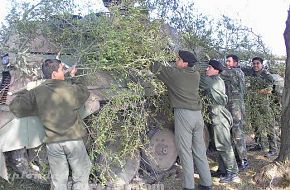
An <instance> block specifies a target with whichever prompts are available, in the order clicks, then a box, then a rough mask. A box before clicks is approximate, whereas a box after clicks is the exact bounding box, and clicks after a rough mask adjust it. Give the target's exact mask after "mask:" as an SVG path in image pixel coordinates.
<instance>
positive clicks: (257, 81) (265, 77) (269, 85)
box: [245, 69, 275, 91]
mask: <svg viewBox="0 0 290 190" xmlns="http://www.w3.org/2000/svg"><path fill="white" fill-rule="evenodd" d="M245 75H246V76H248V77H250V78H249V79H250V86H249V88H250V89H253V90H255V91H256V90H261V89H267V90H273V84H274V81H275V80H274V78H273V77H272V75H271V74H270V73H269V72H268V71H267V70H265V69H262V70H260V71H254V70H253V69H248V70H246V71H245Z"/></svg>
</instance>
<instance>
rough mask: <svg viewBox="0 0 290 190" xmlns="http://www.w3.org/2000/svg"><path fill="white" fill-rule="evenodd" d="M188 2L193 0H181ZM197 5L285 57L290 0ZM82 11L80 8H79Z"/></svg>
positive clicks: (2, 10) (96, 6)
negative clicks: (237, 22) (238, 24)
mask: <svg viewBox="0 0 290 190" xmlns="http://www.w3.org/2000/svg"><path fill="white" fill-rule="evenodd" d="M10 1H11V0H1V4H2V5H1V6H0V22H2V21H3V20H4V18H5V16H6V15H7V13H8V10H9V7H10V6H9V2H10ZM17 1H19V2H27V1H28V2H32V1H34V2H38V1H35V0H17ZM76 1H78V2H79V4H80V5H81V4H82V5H83V7H87V6H86V5H88V4H89V5H91V6H90V8H89V9H88V8H84V9H85V10H84V11H83V12H82V13H83V14H86V13H87V12H88V11H89V10H94V11H97V10H103V11H104V10H106V8H105V7H104V6H103V3H102V0H76ZM181 1H183V3H186V2H188V1H190V0H181ZM194 2H195V7H196V8H197V9H198V11H199V12H201V13H203V14H204V15H207V16H209V17H212V18H215V17H220V16H221V15H226V16H228V17H230V18H232V19H235V20H240V21H241V23H242V24H243V25H245V26H247V27H250V28H252V29H253V31H254V32H255V33H257V34H259V35H261V36H262V40H263V41H264V42H265V43H266V45H267V47H269V48H270V49H271V50H272V52H273V53H274V54H275V55H278V56H283V55H284V56H285V55H286V49H285V43H284V38H283V32H284V30H285V27H286V24H285V22H286V19H287V14H288V13H287V11H288V9H289V8H290V0H194ZM78 12H79V11H78Z"/></svg>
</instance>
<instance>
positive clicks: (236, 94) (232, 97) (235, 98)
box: [221, 55, 249, 170]
mask: <svg viewBox="0 0 290 190" xmlns="http://www.w3.org/2000/svg"><path fill="white" fill-rule="evenodd" d="M238 60H239V59H238V57H237V56H236V55H228V56H227V69H225V70H224V71H223V72H222V73H221V76H222V79H223V80H224V82H225V85H226V94H227V95H228V98H229V101H228V104H227V109H228V110H229V111H230V113H231V114H232V117H233V121H234V124H233V127H232V130H231V134H232V139H233V145H234V150H235V153H236V159H237V162H238V166H239V169H240V170H244V169H246V168H247V167H248V165H249V163H248V158H247V148H246V139H245V135H244V125H245V121H244V118H245V104H244V93H245V77H244V73H243V71H242V70H241V69H240V67H239V66H238Z"/></svg>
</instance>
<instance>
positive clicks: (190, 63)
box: [178, 50, 197, 67]
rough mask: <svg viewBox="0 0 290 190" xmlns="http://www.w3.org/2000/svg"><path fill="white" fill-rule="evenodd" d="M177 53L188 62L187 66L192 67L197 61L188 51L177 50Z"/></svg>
mask: <svg viewBox="0 0 290 190" xmlns="http://www.w3.org/2000/svg"><path fill="white" fill-rule="evenodd" d="M178 55H179V57H180V58H181V59H182V60H183V61H184V62H188V66H189V67H192V66H193V65H194V63H195V62H197V59H196V57H195V56H194V55H193V53H191V52H189V51H184V50H179V51H178Z"/></svg>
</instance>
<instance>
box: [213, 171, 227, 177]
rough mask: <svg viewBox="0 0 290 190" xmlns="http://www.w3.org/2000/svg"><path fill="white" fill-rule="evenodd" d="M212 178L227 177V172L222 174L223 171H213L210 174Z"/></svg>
mask: <svg viewBox="0 0 290 190" xmlns="http://www.w3.org/2000/svg"><path fill="white" fill-rule="evenodd" d="M210 174H211V176H212V177H221V176H225V175H226V172H222V171H221V170H219V169H218V170H217V171H211V172H210Z"/></svg>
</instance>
